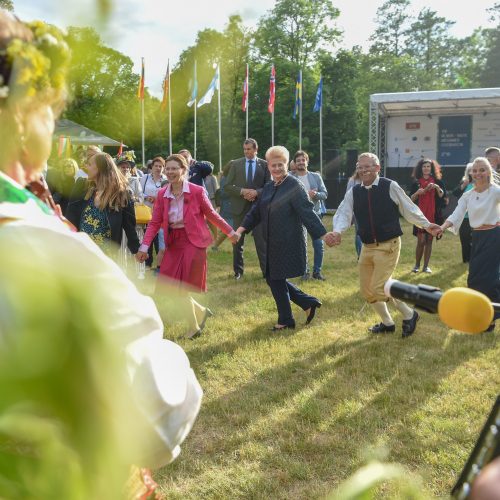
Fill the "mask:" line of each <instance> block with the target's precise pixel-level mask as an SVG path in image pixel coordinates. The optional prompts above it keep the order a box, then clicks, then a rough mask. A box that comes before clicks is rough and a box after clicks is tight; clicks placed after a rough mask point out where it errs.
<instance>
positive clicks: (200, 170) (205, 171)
mask: <svg viewBox="0 0 500 500" xmlns="http://www.w3.org/2000/svg"><path fill="white" fill-rule="evenodd" d="M179 154H180V155H182V156H184V158H186V161H187V163H188V165H189V177H188V180H189V182H192V183H193V184H197V185H198V186H203V187H205V177H208V176H209V175H210V174H211V173H212V172H213V169H214V166H213V165H212V164H211V163H210V162H209V161H197V160H195V159H194V158H193V157H192V156H191V152H190V151H189V150H188V149H181V150H180V151H179Z"/></svg>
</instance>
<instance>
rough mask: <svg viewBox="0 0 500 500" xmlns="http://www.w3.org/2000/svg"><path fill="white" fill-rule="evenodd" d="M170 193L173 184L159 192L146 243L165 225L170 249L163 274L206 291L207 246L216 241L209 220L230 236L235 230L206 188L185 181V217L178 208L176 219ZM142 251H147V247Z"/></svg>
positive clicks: (183, 195) (164, 263)
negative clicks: (173, 217)
mask: <svg viewBox="0 0 500 500" xmlns="http://www.w3.org/2000/svg"><path fill="white" fill-rule="evenodd" d="M169 195H170V185H167V186H166V187H164V188H162V189H160V191H158V196H157V199H156V203H155V206H154V208H153V218H152V220H151V222H150V223H149V225H148V228H147V230H146V234H145V235H144V240H143V242H142V243H143V245H144V246H147V247H149V245H151V242H152V241H153V239H154V237H155V236H156V234H157V233H158V231H159V230H160V228H163V231H164V240H165V247H166V249H165V255H164V257H163V260H162V263H161V266H160V276H162V277H164V278H166V279H168V280H169V281H174V282H176V283H177V284H179V283H180V284H182V285H185V286H187V287H188V288H190V289H192V290H193V291H197V292H205V291H206V289H207V247H208V246H209V245H210V244H211V243H212V235H211V233H210V231H209V229H208V227H207V219H208V221H209V222H211V223H212V224H214V225H215V226H217V227H218V228H219V229H220V230H221V231H222V232H223V233H224V234H226V235H230V234H231V233H232V232H233V229H232V227H231V226H230V225H229V224H228V223H227V222H226V221H225V220H224V219H223V218H222V217H221V216H220V215H219V214H218V213H217V212H216V211H215V210H214V208H213V207H212V204H211V203H210V200H209V199H208V196H207V194H206V191H205V189H204V188H203V187H201V186H198V185H196V184H192V183H190V182H187V181H185V182H184V185H183V194H182V201H183V203H182V216H181V217H179V214H178V213H176V212H175V211H174V216H175V217H176V220H174V221H170V220H169V218H170V217H169V212H170V214H172V211H171V210H170V208H171V207H170V204H171V200H172V198H170V197H169ZM181 219H182V220H181ZM172 222H173V224H172ZM182 226H183V227H182ZM140 250H144V247H143V248H141V249H140Z"/></svg>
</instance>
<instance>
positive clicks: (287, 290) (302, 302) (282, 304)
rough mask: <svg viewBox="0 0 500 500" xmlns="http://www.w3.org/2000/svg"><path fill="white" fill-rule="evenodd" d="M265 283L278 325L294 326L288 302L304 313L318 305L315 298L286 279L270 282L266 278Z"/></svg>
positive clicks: (270, 280) (290, 306)
mask: <svg viewBox="0 0 500 500" xmlns="http://www.w3.org/2000/svg"><path fill="white" fill-rule="evenodd" d="M266 281H267V284H268V285H269V288H270V289H271V293H272V294H273V297H274V301H275V302H276V307H277V309H278V324H280V325H287V326H295V319H294V318H293V314H292V305H291V303H290V301H292V302H293V303H294V304H297V305H298V306H299V307H300V308H302V309H303V310H304V311H306V310H307V309H309V308H310V307H312V306H313V305H315V304H318V303H319V300H318V299H317V298H316V297H313V296H312V295H308V294H307V293H304V292H303V291H302V290H301V289H300V288H299V287H298V286H296V285H294V284H293V283H290V281H288V280H286V279H280V280H272V279H271V278H270V277H269V276H267V277H266Z"/></svg>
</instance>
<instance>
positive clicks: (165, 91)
mask: <svg viewBox="0 0 500 500" xmlns="http://www.w3.org/2000/svg"><path fill="white" fill-rule="evenodd" d="M169 82H170V61H168V64H167V73H166V74H165V78H164V79H163V99H162V100H161V110H162V111H165V110H166V109H167V103H168V91H169V89H168V84H169Z"/></svg>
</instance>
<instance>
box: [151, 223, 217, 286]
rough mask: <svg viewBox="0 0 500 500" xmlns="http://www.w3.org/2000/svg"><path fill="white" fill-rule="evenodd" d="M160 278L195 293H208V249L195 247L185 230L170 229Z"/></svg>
mask: <svg viewBox="0 0 500 500" xmlns="http://www.w3.org/2000/svg"><path fill="white" fill-rule="evenodd" d="M160 276H161V277H163V278H165V279H166V280H168V281H175V282H177V284H181V285H183V286H185V287H186V288H190V289H192V290H193V291H195V292H206V291H207V249H206V248H198V247H195V246H194V245H193V244H192V243H191V242H190V241H189V239H188V237H187V234H186V231H185V229H184V228H180V229H170V230H169V232H168V237H167V248H166V250H165V255H164V256H163V260H162V262H161V265H160Z"/></svg>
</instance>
